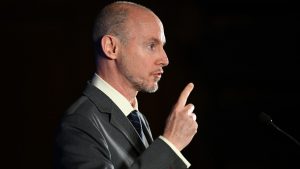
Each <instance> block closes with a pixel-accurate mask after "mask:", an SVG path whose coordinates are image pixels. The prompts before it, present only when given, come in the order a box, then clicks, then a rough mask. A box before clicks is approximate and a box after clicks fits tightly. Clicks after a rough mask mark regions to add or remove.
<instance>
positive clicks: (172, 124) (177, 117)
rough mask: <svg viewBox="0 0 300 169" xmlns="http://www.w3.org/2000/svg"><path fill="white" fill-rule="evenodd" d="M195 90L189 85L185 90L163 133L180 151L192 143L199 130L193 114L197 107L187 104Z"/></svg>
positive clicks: (191, 84)
mask: <svg viewBox="0 0 300 169" xmlns="http://www.w3.org/2000/svg"><path fill="white" fill-rule="evenodd" d="M193 88H194V84H193V83H189V84H187V86H186V87H185V88H184V89H183V91H182V92H181V94H180V96H179V98H178V100H177V103H176V104H175V105H174V107H173V109H172V111H171V113H170V114H169V117H168V118H167V121H166V126H165V129H164V133H163V137H165V138H166V139H168V140H169V141H170V142H171V143H172V144H174V146H175V147H176V148H177V149H178V150H179V151H181V150H182V149H184V148H185V147H186V146H187V145H188V144H189V143H190V142H191V141H192V139H193V137H194V135H195V134H196V133H197V129H198V124H197V122H196V115H195V114H194V113H193V111H194V108H195V107H194V105H193V104H186V102H187V99H188V97H189V95H190V93H191V91H192V90H193Z"/></svg>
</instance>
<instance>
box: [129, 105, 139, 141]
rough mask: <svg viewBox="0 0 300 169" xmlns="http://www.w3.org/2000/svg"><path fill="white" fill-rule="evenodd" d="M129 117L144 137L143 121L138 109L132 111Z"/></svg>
mask: <svg viewBox="0 0 300 169" xmlns="http://www.w3.org/2000/svg"><path fill="white" fill-rule="evenodd" d="M128 119H129V120H130V122H131V124H132V125H133V126H134V128H135V130H136V131H137V132H138V134H139V135H140V137H141V138H142V121H141V118H140V117H139V115H138V113H137V110H134V111H132V112H131V113H130V114H129V115H128Z"/></svg>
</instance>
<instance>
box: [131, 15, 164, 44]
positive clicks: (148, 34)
mask: <svg viewBox="0 0 300 169" xmlns="http://www.w3.org/2000/svg"><path fill="white" fill-rule="evenodd" d="M127 26H128V28H129V29H128V30H129V34H131V36H132V37H136V36H140V37H143V38H145V39H149V40H151V39H152V40H157V41H160V43H165V41H166V40H165V34H164V28H163V24H162V22H161V21H160V19H159V18H158V17H157V16H156V15H155V14H154V13H152V12H151V11H146V10H136V11H132V12H130V15H129V17H128V24H127Z"/></svg>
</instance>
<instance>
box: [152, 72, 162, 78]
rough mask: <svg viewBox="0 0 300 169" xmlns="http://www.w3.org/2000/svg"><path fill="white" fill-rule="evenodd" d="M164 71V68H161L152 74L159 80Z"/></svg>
mask: <svg viewBox="0 0 300 169" xmlns="http://www.w3.org/2000/svg"><path fill="white" fill-rule="evenodd" d="M163 73H164V71H163V70H159V71H155V72H154V73H152V75H153V76H154V77H155V79H157V80H159V79H160V78H161V76H162V74H163Z"/></svg>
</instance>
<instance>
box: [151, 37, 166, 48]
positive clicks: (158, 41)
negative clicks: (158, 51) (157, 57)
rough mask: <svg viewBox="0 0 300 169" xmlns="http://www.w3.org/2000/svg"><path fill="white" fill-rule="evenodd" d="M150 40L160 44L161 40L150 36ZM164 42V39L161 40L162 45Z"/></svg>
mask: <svg viewBox="0 0 300 169" xmlns="http://www.w3.org/2000/svg"><path fill="white" fill-rule="evenodd" d="M149 41H150V42H155V43H156V44H161V41H160V40H159V39H157V38H150V40H149ZM165 44H166V41H163V42H162V45H163V46H164V45H165Z"/></svg>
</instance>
